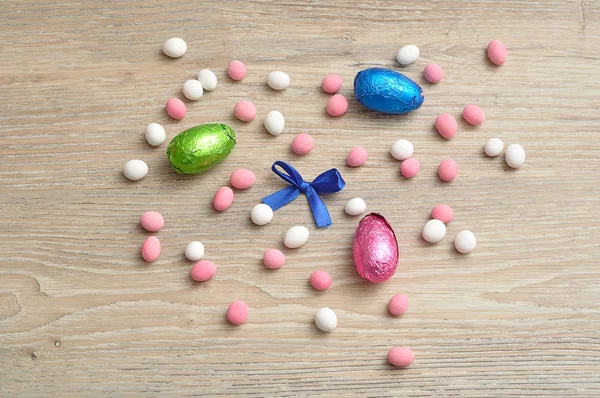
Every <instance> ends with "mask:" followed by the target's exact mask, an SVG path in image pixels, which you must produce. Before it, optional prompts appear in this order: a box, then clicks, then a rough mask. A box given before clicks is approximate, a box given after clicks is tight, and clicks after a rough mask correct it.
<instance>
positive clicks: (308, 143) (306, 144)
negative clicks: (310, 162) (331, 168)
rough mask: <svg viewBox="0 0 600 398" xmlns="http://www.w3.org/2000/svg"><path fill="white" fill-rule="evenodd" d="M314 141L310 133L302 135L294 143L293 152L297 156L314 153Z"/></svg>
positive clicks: (295, 138)
mask: <svg viewBox="0 0 600 398" xmlns="http://www.w3.org/2000/svg"><path fill="white" fill-rule="evenodd" d="M314 144H315V143H314V140H313V138H312V136H311V135H310V134H308V133H300V134H298V135H297V136H296V137H294V140H293V141H292V151H293V152H294V153H295V154H297V155H306V154H307V153H309V152H310V151H312V149H313V147H314Z"/></svg>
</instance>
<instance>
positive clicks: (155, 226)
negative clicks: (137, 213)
mask: <svg viewBox="0 0 600 398" xmlns="http://www.w3.org/2000/svg"><path fill="white" fill-rule="evenodd" d="M140 225H141V226H142V228H144V229H145V230H146V231H150V232H157V231H160V230H161V228H162V227H163V226H164V225H165V219H164V218H163V216H162V214H160V213H159V212H156V211H147V212H145V213H144V214H142V216H141V217H140Z"/></svg>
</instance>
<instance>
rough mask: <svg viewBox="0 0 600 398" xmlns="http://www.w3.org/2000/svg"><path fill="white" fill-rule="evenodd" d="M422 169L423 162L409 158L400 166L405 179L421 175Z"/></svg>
mask: <svg viewBox="0 0 600 398" xmlns="http://www.w3.org/2000/svg"><path fill="white" fill-rule="evenodd" d="M420 169H421V162H419V160H418V159H415V158H408V159H406V160H405V161H403V162H402V164H401V165H400V173H401V174H402V175H403V176H404V177H405V178H413V177H416V176H417V174H419V170H420Z"/></svg>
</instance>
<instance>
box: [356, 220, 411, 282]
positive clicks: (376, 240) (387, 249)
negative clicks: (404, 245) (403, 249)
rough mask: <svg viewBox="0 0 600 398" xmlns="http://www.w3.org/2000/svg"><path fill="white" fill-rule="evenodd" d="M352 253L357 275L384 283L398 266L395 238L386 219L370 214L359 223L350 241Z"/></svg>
mask: <svg viewBox="0 0 600 398" xmlns="http://www.w3.org/2000/svg"><path fill="white" fill-rule="evenodd" d="M352 256H353V258H354V266H355V267H356V271H357V272H358V274H359V275H360V276H361V277H362V278H363V279H365V280H367V281H369V282H376V283H378V282H384V281H387V280H388V279H390V278H391V277H392V275H394V273H395V272H396V268H397V267H398V258H399V253H398V241H397V240H396V234H395V233H394V230H393V229H392V227H391V225H390V224H389V223H388V222H387V220H386V219H385V218H384V217H383V216H382V215H380V214H377V213H371V214H369V215H367V216H365V217H364V218H363V219H362V220H360V222H359V223H358V227H357V228H356V232H355V233H354V239H353V241H352Z"/></svg>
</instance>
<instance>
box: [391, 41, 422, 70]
mask: <svg viewBox="0 0 600 398" xmlns="http://www.w3.org/2000/svg"><path fill="white" fill-rule="evenodd" d="M419 55H420V51H419V47H417V46H415V45H414V44H409V45H407V46H404V47H402V48H400V50H398V52H397V53H396V61H398V63H399V64H400V65H402V66H407V65H410V64H412V63H413V62H415V61H416V60H417V59H418V58H419Z"/></svg>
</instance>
